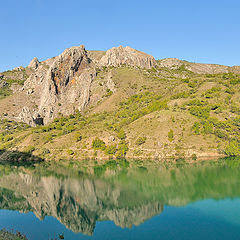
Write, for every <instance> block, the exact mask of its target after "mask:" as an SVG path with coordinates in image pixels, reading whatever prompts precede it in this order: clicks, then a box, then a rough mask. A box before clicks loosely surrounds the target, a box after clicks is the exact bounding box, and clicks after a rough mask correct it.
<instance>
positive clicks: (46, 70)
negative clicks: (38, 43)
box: [20, 46, 96, 124]
mask: <svg viewBox="0 0 240 240" xmlns="http://www.w3.org/2000/svg"><path fill="white" fill-rule="evenodd" d="M28 68H31V69H32V70H34V71H33V73H32V74H31V75H30V77H29V78H28V79H27V81H26V82H25V84H24V88H23V90H26V93H27V94H28V95H30V94H31V95H32V97H33V98H35V99H38V102H37V106H38V110H37V115H38V116H40V118H42V119H43V122H44V124H45V123H48V122H49V121H51V120H52V119H53V118H54V117H56V116H57V114H58V113H59V112H60V113H62V114H65V115H68V114H71V113H73V112H74V111H76V110H79V111H82V110H83V109H84V108H85V107H86V106H87V104H88V102H89V97H90V85H91V82H92V80H93V79H94V77H95V75H96V70H95V66H94V64H92V63H91V60H90V59H89V58H88V56H87V52H86V50H85V47H84V46H79V47H72V48H69V49H66V50H65V51H64V52H63V53H62V54H61V55H59V56H57V57H55V58H54V59H52V60H48V61H46V62H44V64H41V63H39V61H38V60H37V58H34V59H33V60H32V61H31V63H30V64H29V66H28ZM23 112H26V111H25V110H24V111H23ZM27 115H28V116H27ZM27 115H26V114H21V116H20V117H21V119H22V120H23V121H24V122H27V123H29V122H32V121H29V114H27ZM24 116H26V118H24Z"/></svg>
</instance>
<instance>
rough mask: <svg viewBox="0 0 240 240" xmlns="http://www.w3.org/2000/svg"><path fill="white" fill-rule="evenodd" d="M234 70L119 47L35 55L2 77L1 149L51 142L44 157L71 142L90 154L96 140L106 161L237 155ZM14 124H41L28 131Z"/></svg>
mask: <svg viewBox="0 0 240 240" xmlns="http://www.w3.org/2000/svg"><path fill="white" fill-rule="evenodd" d="M239 73H240V66H233V67H229V66H222V65H217V64H200V63H191V62H187V61H183V60H179V59H176V58H169V59H162V60H155V59H154V57H152V56H151V55H148V54H146V53H143V52H140V51H138V50H135V49H132V48H130V47H122V46H119V47H114V48H112V49H109V50H108V51H106V52H105V51H89V50H86V49H85V47H84V46H78V47H72V48H69V49H66V50H65V51H64V52H63V53H62V54H60V55H59V56H56V57H53V58H49V59H47V60H45V61H42V62H40V61H39V60H38V59H37V58H34V59H33V60H32V61H31V62H30V63H29V65H28V67H26V68H23V67H18V68H15V69H13V70H11V71H6V72H3V73H1V74H0V117H1V118H0V119H1V123H0V126H2V127H1V128H0V139H1V141H2V144H1V145H0V149H9V147H10V148H11V149H13V150H18V149H20V150H24V149H27V147H28V146H29V145H30V146H33V147H34V149H36V151H35V153H36V154H42V153H43V152H45V149H46V148H47V149H48V150H49V148H50V150H49V151H47V152H51V154H50V155H51V156H52V157H54V158H55V157H56V154H57V156H58V158H69V157H71V154H68V150H69V149H68V148H70V149H71V150H72V151H73V150H74V151H73V152H74V156H75V157H76V158H80V159H82V158H86V152H87V156H88V157H90V158H92V157H95V156H93V154H94V149H93V140H94V138H96V137H100V138H102V139H103V141H104V143H105V144H106V145H108V147H110V146H112V145H113V146H114V147H116V149H115V150H113V151H112V152H113V153H112V152H111V151H110V150H109V153H106V152H104V151H107V150H105V149H104V148H103V149H102V150H101V151H98V154H99V156H98V157H104V158H108V156H106V154H107V155H109V154H110V155H114V154H116V157H117V156H118V155H120V156H118V157H122V156H123V155H124V157H125V156H128V157H129V158H135V157H137V158H138V157H140V156H142V157H143V158H147V157H150V158H156V159H163V158H169V157H172V156H173V155H174V156H177V157H180V158H181V156H182V155H183V156H184V157H186V158H192V157H193V158H195V155H196V156H197V157H208V156H211V157H217V156H223V155H225V154H227V155H236V154H237V155H238V154H240V151H239V150H238V149H239V148H240V147H239V142H240V139H239V136H240V135H239V128H238V121H239V120H238V118H239V114H240V101H239V99H240V97H239V96H240V88H239V84H240V75H239ZM13 121H16V122H18V123H15V122H13ZM54 121H55V122H54ZM19 122H23V123H26V124H27V125H29V126H31V127H35V126H41V125H44V126H43V127H42V128H41V127H39V128H40V130H37V129H33V130H32V131H33V132H32V133H31V134H30V135H29V132H28V130H26V131H25V132H24V133H20V131H18V129H19V128H18V127H17V126H18V125H19V124H20V123H19ZM10 125H11V126H10ZM12 125H14V126H12ZM20 125H21V124H20ZM45 126H46V127H45ZM223 126H224V127H223ZM229 126H231V127H229ZM10 129H11V130H10ZM20 129H21V128H20ZM34 131H36V132H37V133H35V132H34ZM73 132H74V133H73ZM122 132H124V133H123V134H122ZM22 134H23V135H22ZM75 134H76V135H81V137H79V138H77V137H75ZM27 136H28V137H27ZM119 136H120V137H119ZM75 138H76V139H84V140H83V141H81V140H76V139H75ZM215 138H216V139H215ZM17 139H18V140H17ZM109 139H112V140H109ZM113 139H114V140H113ZM53 140H54V141H53ZM115 140H116V141H115ZM123 140H124V141H125V142H124V144H125V145H128V146H127V147H125V148H124V149H127V150H123V151H122V150H120V149H119V146H120V145H119V144H120V143H122V141H123ZM138 140H139V141H138ZM63 142H64V144H63ZM50 143H51V144H50ZM63 146H64V147H63ZM62 148H63V149H62ZM80 149H81V150H80ZM178 149H181V151H180V150H178ZM60 150H62V151H60ZM95 150H96V149H95ZM98 150H99V149H98ZM182 151H183V152H182ZM126 152H128V153H126ZM126 154H127V155H126ZM69 155H70V156H69ZM41 157H42V156H41ZM45 157H46V156H45Z"/></svg>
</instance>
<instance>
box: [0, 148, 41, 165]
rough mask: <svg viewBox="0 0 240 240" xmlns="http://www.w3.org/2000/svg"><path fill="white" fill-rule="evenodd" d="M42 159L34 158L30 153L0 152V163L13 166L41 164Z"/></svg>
mask: <svg viewBox="0 0 240 240" xmlns="http://www.w3.org/2000/svg"><path fill="white" fill-rule="evenodd" d="M43 161H44V159H42V158H40V157H38V156H34V155H33V154H32V153H30V152H19V151H8V150H5V149H3V150H0V163H1V164H11V165H15V166H31V165H34V164H35V163H39V162H43Z"/></svg>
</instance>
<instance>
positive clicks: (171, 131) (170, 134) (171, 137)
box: [168, 129, 173, 142]
mask: <svg viewBox="0 0 240 240" xmlns="http://www.w3.org/2000/svg"><path fill="white" fill-rule="evenodd" d="M168 141H169V142H172V141H173V130H172V129H170V131H169V132H168Z"/></svg>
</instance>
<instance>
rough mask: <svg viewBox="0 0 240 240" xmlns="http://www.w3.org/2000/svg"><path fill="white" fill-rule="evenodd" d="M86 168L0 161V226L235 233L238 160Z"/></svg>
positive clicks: (117, 235) (100, 232) (87, 234)
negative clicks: (16, 163)
mask: <svg viewBox="0 0 240 240" xmlns="http://www.w3.org/2000/svg"><path fill="white" fill-rule="evenodd" d="M90 172H91V171H90ZM92 172H94V173H95V174H92V175H90V174H86V173H84V171H82V170H81V171H80V170H79V169H78V168H76V167H73V166H72V165H69V166H67V167H66V166H65V167H62V166H50V167H46V166H44V167H42V166H37V167H35V168H33V167H23V166H22V167H16V166H8V165H0V208H1V210H0V229H2V228H6V229H8V230H11V229H13V230H18V231H21V232H23V233H25V234H26V235H27V237H28V238H29V239H34V240H38V239H39V240H40V239H41V240H42V239H49V238H53V237H54V236H56V237H57V236H58V234H62V233H63V234H64V237H65V239H239V237H240V171H239V162H238V161H224V160H222V161H218V162H207V163H203V164H198V165H195V166H194V165H191V166H188V165H181V166H178V167H176V166H175V167H168V168H166V167H163V166H154V167H150V166H141V167H139V166H131V165H128V164H124V165H123V164H120V163H115V164H113V163H111V164H108V165H104V167H102V166H101V167H99V166H98V167H96V166H94V167H93V171H92Z"/></svg>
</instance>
